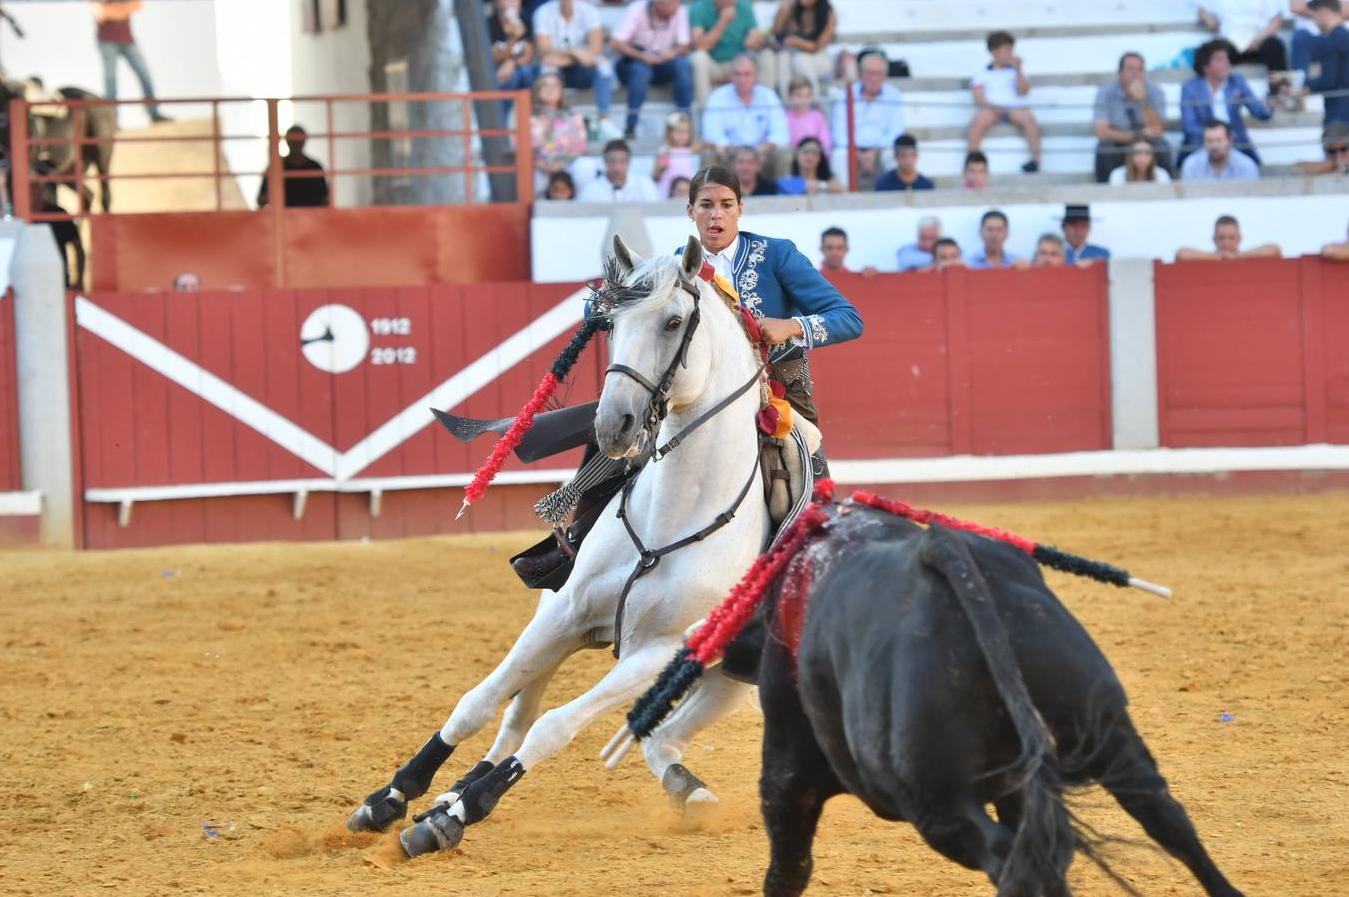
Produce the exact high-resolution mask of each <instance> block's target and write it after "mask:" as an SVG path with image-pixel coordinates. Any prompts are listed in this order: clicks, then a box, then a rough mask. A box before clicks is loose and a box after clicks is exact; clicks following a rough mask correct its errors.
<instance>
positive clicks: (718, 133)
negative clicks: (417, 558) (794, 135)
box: [703, 55, 791, 166]
mask: <svg viewBox="0 0 1349 897" xmlns="http://www.w3.org/2000/svg"><path fill="white" fill-rule="evenodd" d="M758 77H759V71H758V68H757V66H756V65H755V63H754V60H753V59H751V58H750V57H749V56H745V55H741V56H737V57H736V58H735V60H734V61H733V62H732V63H731V83H729V84H723V85H721V86H720V87H718V88H717V89H716V90H714V91H712V93H710V94H709V95H708V97H707V106H706V107H705V108H704V110H703V142H704V144H706V146H707V149H708V150H709V151H710V152H715V153H717V154H718V155H719V156H721V157H722V158H723V159H725V160H726V161H729V158H728V152H729V151H730V150H732V149H734V148H735V147H738V146H750V147H754V148H755V149H757V150H758V151H759V155H760V157H761V158H763V159H764V161H765V162H766V163H767V164H768V165H770V166H772V165H773V164H774V157H775V154H776V152H777V150H778V149H779V148H785V147H786V146H787V144H788V142H789V141H790V139H791V138H790V137H789V136H788V132H787V112H786V110H784V109H783V108H782V101H781V100H779V99H778V95H777V93H776V92H774V91H773V89H772V88H769V87H764V86H763V85H761V84H758V83H756V82H757V81H758Z"/></svg>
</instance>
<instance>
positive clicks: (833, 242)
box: [820, 227, 876, 279]
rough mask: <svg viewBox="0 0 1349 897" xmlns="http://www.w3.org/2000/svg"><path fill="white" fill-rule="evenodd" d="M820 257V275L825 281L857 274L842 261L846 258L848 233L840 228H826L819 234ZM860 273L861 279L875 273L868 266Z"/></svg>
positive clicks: (874, 270)
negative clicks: (821, 258)
mask: <svg viewBox="0 0 1349 897" xmlns="http://www.w3.org/2000/svg"><path fill="white" fill-rule="evenodd" d="M820 255H821V256H822V257H823V260H822V261H821V262H820V273H821V274H823V275H824V276H825V278H826V279H828V278H831V277H834V276H839V275H849V274H855V273H859V272H855V271H853V270H852V269H851V268H848V267H847V266H846V265H845V264H844V260H845V259H846V258H847V257H848V232H847V231H845V230H844V229H843V228H841V227H828V228H825V230H824V233H822V234H820ZM860 273H861V274H862V276H863V277H871V276H873V275H874V274H875V273H876V269H875V268H873V267H872V266H870V265H868V266H867V267H865V268H863V269H862V270H861V272H860Z"/></svg>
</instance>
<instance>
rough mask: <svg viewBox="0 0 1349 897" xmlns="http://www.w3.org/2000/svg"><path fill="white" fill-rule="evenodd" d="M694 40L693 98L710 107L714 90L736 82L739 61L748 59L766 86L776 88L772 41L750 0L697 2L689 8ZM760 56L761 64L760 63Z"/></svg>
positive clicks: (690, 58)
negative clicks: (760, 22)
mask: <svg viewBox="0 0 1349 897" xmlns="http://www.w3.org/2000/svg"><path fill="white" fill-rule="evenodd" d="M689 26H690V28H691V34H692V39H693V54H692V56H690V57H689V61H690V62H691V63H692V64H693V98H694V99H695V100H696V101H697V102H699V103H706V102H707V100H708V97H709V96H711V94H712V87H713V85H716V84H724V83H726V82H727V81H728V80H732V79H733V76H734V71H733V69H734V63H735V60H736V59H737V58H738V57H740V56H743V55H747V56H748V57H749V59H750V61H751V63H754V64H755V65H756V68H757V72H758V79H759V82H760V83H762V84H770V85H771V84H776V83H777V80H776V73H777V70H776V67H775V66H774V56H773V53H772V51H771V50H768V49H767V46H768V39H767V36H766V35H765V34H764V32H762V31H760V30H759V23H758V22H757V21H756V20H755V18H754V4H752V3H751V2H750V0H693V3H692V5H690V6H689ZM756 54H757V61H756Z"/></svg>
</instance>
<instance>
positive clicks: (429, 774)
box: [390, 732, 454, 800]
mask: <svg viewBox="0 0 1349 897" xmlns="http://www.w3.org/2000/svg"><path fill="white" fill-rule="evenodd" d="M452 753H454V748H453V747H452V746H451V745H448V744H446V743H445V742H443V741H441V740H440V733H439V732H437V733H436V734H434V735H432V736H431V737H430V738H428V739H427V740H426V744H424V745H422V749H421V750H420V751H418V752H417V755H416V756H415V757H413V758H412V759H411V760H409V761H408V762H407V763H405V764H404V765H403V768H402V769H400V770H398V772H396V773H394V774H393V781H392V782H391V783H390V784H391V785H392V786H393V787H394V788H397V789H398V790H399V791H401V792H403V796H404V797H405V798H407V799H408V800H412V799H413V798H417V797H421V796H422V795H423V794H425V793H426V792H427V791H429V790H430V788H431V779H433V778H435V775H436V771H437V770H439V769H440V767H441V766H442V765H444V763H445V761H446V760H448V759H449V758H450V754H452Z"/></svg>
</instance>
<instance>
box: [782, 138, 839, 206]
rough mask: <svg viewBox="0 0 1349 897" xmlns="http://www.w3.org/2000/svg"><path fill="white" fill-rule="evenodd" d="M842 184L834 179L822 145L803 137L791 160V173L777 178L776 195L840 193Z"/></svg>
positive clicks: (812, 139) (813, 139)
mask: <svg viewBox="0 0 1349 897" xmlns="http://www.w3.org/2000/svg"><path fill="white" fill-rule="evenodd" d="M842 192H843V182H842V181H840V180H839V179H838V178H836V177H834V172H833V169H831V168H830V167H829V157H828V156H827V155H825V152H824V145H823V144H821V143H820V141H818V140H816V139H815V138H814V137H804V138H802V140H801V143H800V145H799V146H797V148H796V155H795V156H794V157H793V158H792V173H791V174H789V175H786V176H784V177H780V178H778V193H780V194H782V195H783V196H814V195H815V194H817V193H842Z"/></svg>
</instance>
